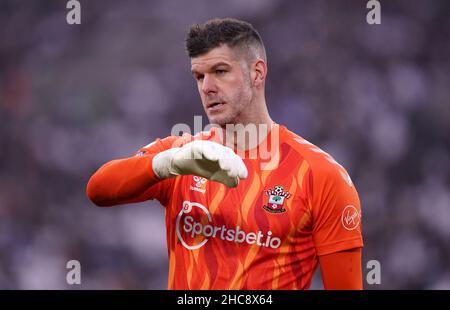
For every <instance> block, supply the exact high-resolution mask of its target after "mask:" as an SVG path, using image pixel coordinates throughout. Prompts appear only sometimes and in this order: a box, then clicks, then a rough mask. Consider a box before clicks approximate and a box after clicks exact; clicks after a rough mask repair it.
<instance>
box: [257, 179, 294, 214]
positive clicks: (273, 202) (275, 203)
mask: <svg viewBox="0 0 450 310" xmlns="http://www.w3.org/2000/svg"><path fill="white" fill-rule="evenodd" d="M264 194H266V195H267V196H269V202H268V203H267V204H266V205H264V206H263V208H264V210H266V211H268V212H271V213H282V212H285V211H286V209H285V208H283V203H284V200H285V199H288V198H289V197H291V194H290V193H289V192H285V191H284V188H283V186H280V185H277V186H275V187H274V188H273V189H268V190H266V191H264Z"/></svg>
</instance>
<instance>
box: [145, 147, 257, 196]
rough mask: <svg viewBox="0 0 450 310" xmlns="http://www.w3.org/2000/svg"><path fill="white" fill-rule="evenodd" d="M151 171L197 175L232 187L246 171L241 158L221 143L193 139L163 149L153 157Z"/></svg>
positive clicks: (245, 175) (157, 173) (172, 174)
mask: <svg viewBox="0 0 450 310" xmlns="http://www.w3.org/2000/svg"><path fill="white" fill-rule="evenodd" d="M152 164H153V171H154V172H155V174H156V175H157V176H158V177H159V178H163V179H164V178H170V177H174V176H177V175H197V176H201V177H204V178H206V179H209V180H211V181H217V182H220V183H223V184H225V185H226V186H228V187H236V186H237V185H238V184H239V179H245V178H247V175H248V172H247V168H246V167H245V164H244V162H243V161H242V159H241V158H240V157H239V156H238V155H236V154H235V153H234V152H233V150H232V149H230V148H228V147H226V146H223V145H221V144H218V143H215V142H211V141H202V140H197V141H193V142H190V143H187V144H185V145H183V146H182V147H175V148H171V149H168V150H166V151H163V152H161V153H159V154H157V155H156V156H155V157H153V162H152Z"/></svg>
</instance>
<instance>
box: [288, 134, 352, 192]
mask: <svg viewBox="0 0 450 310" xmlns="http://www.w3.org/2000/svg"><path fill="white" fill-rule="evenodd" d="M281 127H282V128H281V130H282V137H283V138H282V139H283V143H286V144H288V145H289V146H290V148H291V149H293V150H294V151H295V152H297V153H298V154H299V155H300V156H301V157H302V158H303V159H304V160H305V161H306V162H307V164H308V167H309V170H310V173H311V175H312V177H313V179H315V181H318V180H335V181H342V180H343V181H345V183H347V184H348V185H349V186H352V185H353V183H352V181H351V178H350V176H349V175H348V173H347V171H346V170H345V168H344V167H343V166H342V165H341V164H339V163H338V162H337V161H336V160H335V159H334V158H333V157H332V156H331V155H330V154H329V153H327V152H325V151H324V150H323V149H321V148H320V147H318V146H317V145H315V144H313V143H311V142H309V141H308V140H306V139H305V138H303V137H301V136H299V135H297V134H295V133H293V132H292V131H290V130H288V129H287V128H286V127H284V126H281Z"/></svg>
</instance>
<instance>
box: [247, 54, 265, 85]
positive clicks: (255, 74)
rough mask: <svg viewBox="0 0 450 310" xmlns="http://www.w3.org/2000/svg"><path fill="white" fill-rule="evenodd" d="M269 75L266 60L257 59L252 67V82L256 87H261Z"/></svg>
mask: <svg viewBox="0 0 450 310" xmlns="http://www.w3.org/2000/svg"><path fill="white" fill-rule="evenodd" d="M266 76H267V64H266V62H265V61H264V60H262V59H258V60H256V61H255V62H254V63H253V65H252V68H251V78H252V83H253V85H254V86H256V87H261V86H263V85H264V81H265V80H266Z"/></svg>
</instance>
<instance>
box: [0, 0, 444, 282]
mask: <svg viewBox="0 0 450 310" xmlns="http://www.w3.org/2000/svg"><path fill="white" fill-rule="evenodd" d="M381 2H382V3H381V24H380V25H368V24H367V23H366V14H367V12H368V9H366V3H367V1H365V0H345V1H325V0H320V1H318V0H314V1H298V0H295V1H275V0H226V1H209V0H196V1H181V0H179V1H173V0H159V1H156V0H155V1H137V0H131V1H106V0H89V1H86V0H81V1H80V3H81V25H68V24H67V23H66V14H67V12H68V10H67V9H66V3H67V1H63V0H60V1H25V0H14V1H9V0H0V146H1V148H0V288H1V289H79V288H81V289H165V288H166V285H167V279H166V277H167V269H168V265H167V250H166V245H165V226H164V210H163V208H162V207H160V206H159V204H158V203H157V202H153V201H149V202H146V203H141V204H136V205H127V206H119V207H113V208H97V207H94V206H93V205H92V204H91V203H90V202H89V201H88V199H87V198H86V195H85V185H86V183H87V181H88V179H89V177H90V175H91V174H92V173H93V172H94V171H95V170H96V169H97V168H98V167H99V166H100V165H101V164H103V163H105V162H106V161H109V160H111V159H114V158H122V157H128V156H131V155H133V154H134V152H135V151H136V150H137V149H139V148H140V147H142V146H143V145H146V144H148V143H149V142H151V141H153V140H154V139H155V138H156V137H165V136H167V135H169V134H170V132H171V128H172V126H173V125H175V124H176V123H185V124H188V125H189V126H191V127H192V128H193V123H194V118H193V116H194V115H203V116H204V114H203V111H202V107H201V104H200V99H199V96H198V93H197V90H196V86H195V82H194V80H193V79H192V77H191V74H190V62H189V59H188V57H187V56H186V53H185V51H184V37H185V33H186V31H187V29H188V27H189V26H190V25H191V24H194V23H198V22H204V21H206V20H208V19H210V18H214V17H234V18H239V19H244V20H247V21H249V22H251V23H252V24H253V25H254V26H255V27H256V28H257V29H258V30H259V32H260V34H261V36H262V38H263V40H264V42H265V45H266V48H267V53H268V59H269V77H268V82H267V101H268V105H269V111H270V113H271V115H272V117H273V119H274V120H275V121H276V122H278V123H281V124H284V125H286V126H287V127H288V128H289V129H291V130H292V131H294V132H296V133H298V134H299V135H301V136H303V137H304V138H306V139H308V140H309V141H311V142H313V143H314V144H316V145H318V146H319V147H321V148H323V149H324V150H325V151H327V152H329V153H330V154H331V155H333V156H334V157H335V158H336V160H337V161H339V162H340V163H341V164H342V165H344V166H345V167H346V168H347V169H348V171H349V172H350V175H351V176H352V179H353V181H354V183H355V184H356V186H357V189H358V191H359V194H360V199H361V202H362V206H363V231H364V241H365V248H364V258H363V271H364V276H365V275H366V274H367V272H368V271H369V270H368V269H366V268H365V267H366V266H365V265H366V263H367V262H368V261H369V260H373V259H375V260H378V261H379V262H380V264H381V284H380V285H368V284H367V283H365V288H366V289H450V242H449V240H450V2H449V1H446V0H442V1H439V0H434V1H422V0H417V1H412V0H403V1H400V0H393V1H381ZM203 120H204V125H206V124H207V119H206V117H205V116H204V118H203ZM72 259H76V260H79V261H80V262H81V271H82V273H81V281H82V285H81V286H76V285H74V286H70V285H68V284H67V283H66V272H67V271H68V270H67V269H66V263H67V261H69V260H72ZM319 273H320V272H318V274H319ZM321 287H322V285H321V282H320V277H319V275H317V277H316V278H315V279H314V282H313V285H312V288H314V289H320V288H321Z"/></svg>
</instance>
